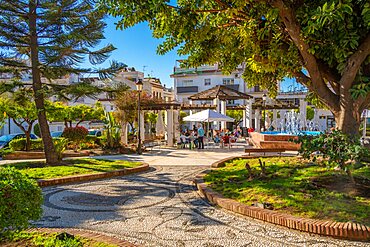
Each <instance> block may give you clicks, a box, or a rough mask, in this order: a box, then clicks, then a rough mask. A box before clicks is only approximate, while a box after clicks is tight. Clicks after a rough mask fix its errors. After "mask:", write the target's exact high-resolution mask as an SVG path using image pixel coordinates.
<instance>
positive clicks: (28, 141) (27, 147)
mask: <svg viewBox="0 0 370 247" xmlns="http://www.w3.org/2000/svg"><path fill="white" fill-rule="evenodd" d="M25 134H26V151H30V150H31V137H30V136H31V131H29V130H27V131H26V132H25Z"/></svg>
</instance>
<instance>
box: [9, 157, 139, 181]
mask: <svg viewBox="0 0 370 247" xmlns="http://www.w3.org/2000/svg"><path fill="white" fill-rule="evenodd" d="M140 164H141V163H140V162H132V161H125V160H103V159H88V158H83V159H70V160H64V161H63V164H61V165H58V166H47V165H46V163H45V162H21V163H15V164H9V165H4V167H14V168H15V169H17V170H19V171H20V172H22V173H24V174H26V175H27V176H29V177H30V178H33V179H51V178H60V177H66V176H72V175H81V174H93V173H99V172H110V171H114V170H119V169H123V168H131V167H136V166H139V165H140Z"/></svg>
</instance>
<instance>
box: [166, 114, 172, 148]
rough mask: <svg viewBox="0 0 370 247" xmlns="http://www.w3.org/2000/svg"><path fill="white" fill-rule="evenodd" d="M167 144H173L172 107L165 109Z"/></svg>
mask: <svg viewBox="0 0 370 247" xmlns="http://www.w3.org/2000/svg"><path fill="white" fill-rule="evenodd" d="M166 112H167V114H166V116H167V119H166V120H167V134H166V136H167V146H170V147H172V146H173V137H174V135H173V107H171V109H168V110H167V111H166Z"/></svg>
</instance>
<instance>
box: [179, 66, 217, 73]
mask: <svg viewBox="0 0 370 247" xmlns="http://www.w3.org/2000/svg"><path fill="white" fill-rule="evenodd" d="M217 70H218V66H217V65H212V66H208V65H205V66H200V67H197V68H180V67H175V68H174V74H175V75H178V74H200V73H202V72H207V71H217Z"/></svg>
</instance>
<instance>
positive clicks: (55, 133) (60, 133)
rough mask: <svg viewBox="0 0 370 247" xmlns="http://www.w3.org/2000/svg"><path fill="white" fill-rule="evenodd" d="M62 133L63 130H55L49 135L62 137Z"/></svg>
mask: <svg viewBox="0 0 370 247" xmlns="http://www.w3.org/2000/svg"><path fill="white" fill-rule="evenodd" d="M62 134H63V131H55V132H51V133H50V135H51V137H53V138H54V137H62Z"/></svg>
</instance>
